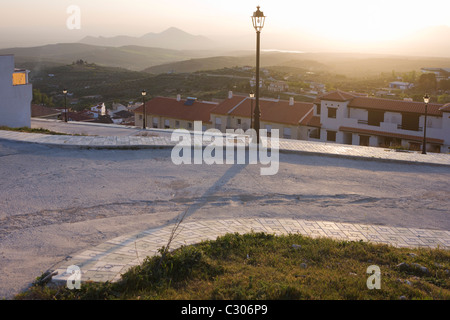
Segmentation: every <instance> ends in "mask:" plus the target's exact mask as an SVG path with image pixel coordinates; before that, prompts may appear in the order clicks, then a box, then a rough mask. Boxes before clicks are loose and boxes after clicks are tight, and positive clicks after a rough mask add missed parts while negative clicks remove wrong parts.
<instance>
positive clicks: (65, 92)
mask: <svg viewBox="0 0 450 320" xmlns="http://www.w3.org/2000/svg"><path fill="white" fill-rule="evenodd" d="M63 94H64V109H65V113H64V121H65V122H67V89H63Z"/></svg>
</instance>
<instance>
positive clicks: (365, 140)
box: [359, 136, 370, 147]
mask: <svg viewBox="0 0 450 320" xmlns="http://www.w3.org/2000/svg"><path fill="white" fill-rule="evenodd" d="M369 139H370V136H359V145H360V146H366V147H367V146H369Z"/></svg>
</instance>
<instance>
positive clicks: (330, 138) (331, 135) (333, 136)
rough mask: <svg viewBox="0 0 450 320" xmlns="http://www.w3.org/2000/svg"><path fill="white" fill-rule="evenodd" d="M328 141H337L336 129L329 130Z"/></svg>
mask: <svg viewBox="0 0 450 320" xmlns="http://www.w3.org/2000/svg"><path fill="white" fill-rule="evenodd" d="M327 141H336V131H327Z"/></svg>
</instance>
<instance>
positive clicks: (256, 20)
mask: <svg viewBox="0 0 450 320" xmlns="http://www.w3.org/2000/svg"><path fill="white" fill-rule="evenodd" d="M259 8H260V7H259V6H258V7H257V10H256V11H255V12H254V13H253V16H252V22H253V28H255V30H256V31H257V32H261V30H262V28H264V22H265V20H266V17H265V16H264V13H263V12H262V11H261V10H259Z"/></svg>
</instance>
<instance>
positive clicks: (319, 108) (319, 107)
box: [316, 104, 322, 115]
mask: <svg viewBox="0 0 450 320" xmlns="http://www.w3.org/2000/svg"><path fill="white" fill-rule="evenodd" d="M321 109H322V108H321V106H320V104H318V105H317V107H316V113H317V115H320V110H321Z"/></svg>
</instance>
